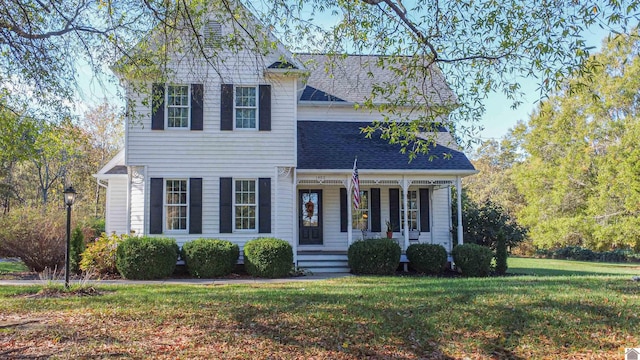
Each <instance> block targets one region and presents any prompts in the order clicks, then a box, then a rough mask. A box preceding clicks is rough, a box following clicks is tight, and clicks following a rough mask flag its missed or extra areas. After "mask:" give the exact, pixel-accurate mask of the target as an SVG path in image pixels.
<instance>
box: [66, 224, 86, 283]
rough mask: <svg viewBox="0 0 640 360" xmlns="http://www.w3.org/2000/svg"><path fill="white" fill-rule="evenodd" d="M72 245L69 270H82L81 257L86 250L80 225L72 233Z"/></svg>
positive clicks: (75, 271)
mask: <svg viewBox="0 0 640 360" xmlns="http://www.w3.org/2000/svg"><path fill="white" fill-rule="evenodd" d="M70 245H71V246H70V247H69V270H70V271H71V272H74V273H77V272H78V271H80V259H81V256H82V252H84V234H83V233H82V229H81V228H80V227H79V226H76V227H75V228H74V229H73V232H72V233H71V244H70Z"/></svg>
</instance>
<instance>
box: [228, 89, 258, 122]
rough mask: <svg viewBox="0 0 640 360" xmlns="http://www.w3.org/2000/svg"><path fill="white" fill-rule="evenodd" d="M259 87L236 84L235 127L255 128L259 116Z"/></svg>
mask: <svg viewBox="0 0 640 360" xmlns="http://www.w3.org/2000/svg"><path fill="white" fill-rule="evenodd" d="M256 95H257V89H256V87H255V86H236V88H235V106H234V110H235V127H236V129H255V128H256V119H257V118H258V106H257V96H256Z"/></svg>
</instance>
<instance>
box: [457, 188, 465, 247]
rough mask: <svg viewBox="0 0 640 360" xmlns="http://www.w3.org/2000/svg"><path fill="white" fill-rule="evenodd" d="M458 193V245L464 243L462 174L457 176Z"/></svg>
mask: <svg viewBox="0 0 640 360" xmlns="http://www.w3.org/2000/svg"><path fill="white" fill-rule="evenodd" d="M456 193H457V195H458V196H457V198H456V200H457V207H458V245H462V244H464V240H463V238H462V179H461V178H460V176H456Z"/></svg>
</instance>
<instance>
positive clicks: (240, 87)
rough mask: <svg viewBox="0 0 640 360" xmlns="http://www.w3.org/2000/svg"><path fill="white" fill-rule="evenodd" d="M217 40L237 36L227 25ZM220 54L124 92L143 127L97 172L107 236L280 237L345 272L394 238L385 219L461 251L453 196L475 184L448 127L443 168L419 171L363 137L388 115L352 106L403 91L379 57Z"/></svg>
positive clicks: (304, 258)
mask: <svg viewBox="0 0 640 360" xmlns="http://www.w3.org/2000/svg"><path fill="white" fill-rule="evenodd" d="M209 29H215V31H217V32H219V33H217V34H215V35H216V36H224V35H225V31H227V27H226V23H225V22H224V21H222V22H220V20H216V22H215V26H213V27H209ZM219 56H220V57H221V58H224V59H223V60H224V64H225V66H224V67H223V69H226V71H220V70H219V69H216V70H217V71H212V70H211V69H208V67H209V66H211V65H209V64H208V63H206V62H204V61H202V62H198V61H192V62H191V66H190V67H189V68H188V69H187V68H182V67H181V66H180V62H178V61H174V62H170V64H172V65H171V66H174V70H175V71H173V72H172V73H171V74H170V75H168V76H169V81H168V82H167V83H148V84H146V86H147V91H146V92H137V91H134V90H133V87H131V86H129V84H127V83H124V84H123V85H124V87H125V88H126V89H127V97H128V100H129V101H130V104H132V105H131V106H133V109H131V110H133V112H135V114H137V115H138V118H137V119H138V120H137V121H135V122H132V123H131V124H130V125H128V126H126V129H127V130H126V137H125V148H124V150H123V151H122V152H121V153H120V154H118V156H116V157H115V158H114V159H113V160H112V161H111V162H109V163H108V164H107V165H106V166H104V168H102V169H101V170H100V171H99V172H98V174H96V177H97V179H98V181H99V182H100V183H101V184H102V185H103V186H106V187H107V213H106V217H107V218H106V231H107V232H114V231H115V232H117V233H129V232H135V233H136V234H144V235H155V234H158V235H160V234H162V235H164V236H170V237H173V238H175V239H177V241H178V243H179V244H182V243H184V242H187V241H189V240H192V239H195V238H200V237H209V238H221V239H227V240H230V241H232V242H235V243H237V244H238V245H240V247H242V245H243V244H244V243H245V242H246V241H248V240H250V239H254V238H257V237H264V236H269V237H277V238H281V239H284V240H286V241H288V242H289V243H291V245H292V246H293V249H294V259H295V262H296V264H297V265H298V266H300V267H304V268H312V269H313V270H314V271H344V270H345V268H346V251H347V248H348V246H349V244H350V243H351V242H353V241H356V240H359V239H361V238H362V237H363V236H364V237H385V235H384V234H385V233H386V226H385V223H386V221H387V220H388V221H390V222H391V223H392V225H393V230H394V233H393V237H394V238H396V239H398V242H399V244H400V245H401V246H402V248H403V249H404V248H406V247H407V246H408V245H409V244H410V243H413V242H423V243H436V244H442V245H443V246H444V247H445V248H446V249H447V250H449V251H450V250H451V247H452V234H451V228H452V226H451V187H452V186H457V187H458V188H459V187H460V179H461V178H462V177H464V176H468V175H472V174H475V173H476V170H475V169H474V167H473V165H472V164H471V163H470V162H469V160H468V159H467V157H466V156H465V155H464V154H463V153H462V152H460V151H459V150H458V148H457V146H456V145H455V143H454V141H453V139H452V137H451V135H450V134H449V133H448V132H446V130H445V129H444V128H441V129H438V131H439V132H438V134H436V137H437V139H438V142H437V146H434V147H433V149H432V152H431V154H433V155H435V158H434V159H429V157H428V156H419V157H418V158H417V159H415V160H413V161H412V162H409V159H408V156H407V155H406V154H401V153H400V151H399V149H400V148H399V146H397V145H389V144H388V142H387V141H386V140H382V139H380V138H379V136H374V137H373V138H371V139H367V138H365V136H364V134H362V133H361V131H360V128H361V127H363V126H365V125H367V124H368V123H371V122H372V121H373V120H376V119H379V118H380V114H378V113H375V112H371V111H369V110H357V109H356V107H355V106H354V104H357V103H362V102H363V101H364V100H365V97H366V96H367V95H369V94H370V93H371V91H372V88H373V86H374V84H375V83H376V82H377V81H385V82H393V81H400V80H401V78H400V77H399V76H400V75H398V73H397V72H393V71H391V70H389V68H386V69H382V68H380V67H379V66H377V65H376V63H377V61H378V60H379V58H378V57H376V56H347V57H346V58H343V57H330V56H327V55H308V54H291V53H289V52H287V51H286V49H284V47H282V46H278V47H277V49H276V50H274V51H272V52H271V53H269V54H267V55H256V54H254V53H249V52H247V51H234V52H228V53H221V54H220V55H219ZM256 59H259V61H256ZM283 59H284V60H283ZM194 64H195V65H194ZM327 64H330V65H327ZM194 66H195V68H194ZM431 80H432V81H431V82H429V83H425V84H422V85H421V86H422V88H423V91H424V93H429V92H437V93H438V94H439V98H440V100H441V101H443V102H444V101H455V96H454V95H453V93H452V92H451V91H450V90H449V88H448V86H447V85H446V82H445V81H444V79H443V78H442V75H441V74H440V73H437V74H434V75H433V77H432V79H431ZM138 85H139V84H138ZM150 93H151V94H153V95H154V96H151V99H149V98H150V95H149V94H150ZM445 154H446V155H445ZM356 157H357V159H358V161H357V165H358V171H359V179H360V192H361V194H360V196H361V199H362V200H361V206H360V208H359V209H357V210H355V209H354V208H353V205H352V201H351V199H352V193H351V190H352V189H351V177H352V170H353V164H354V159H355V158H356ZM458 207H459V205H458ZM407 228H408V229H410V230H414V231H403V230H404V229H407ZM459 230H460V232H459V234H457V236H458V237H459V240H458V241H459V242H462V233H461V230H462V229H459Z"/></svg>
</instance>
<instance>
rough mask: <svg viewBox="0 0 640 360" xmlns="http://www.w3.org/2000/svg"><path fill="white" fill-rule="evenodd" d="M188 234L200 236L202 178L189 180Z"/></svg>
mask: <svg viewBox="0 0 640 360" xmlns="http://www.w3.org/2000/svg"><path fill="white" fill-rule="evenodd" d="M189 234H202V178H191V179H189Z"/></svg>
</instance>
